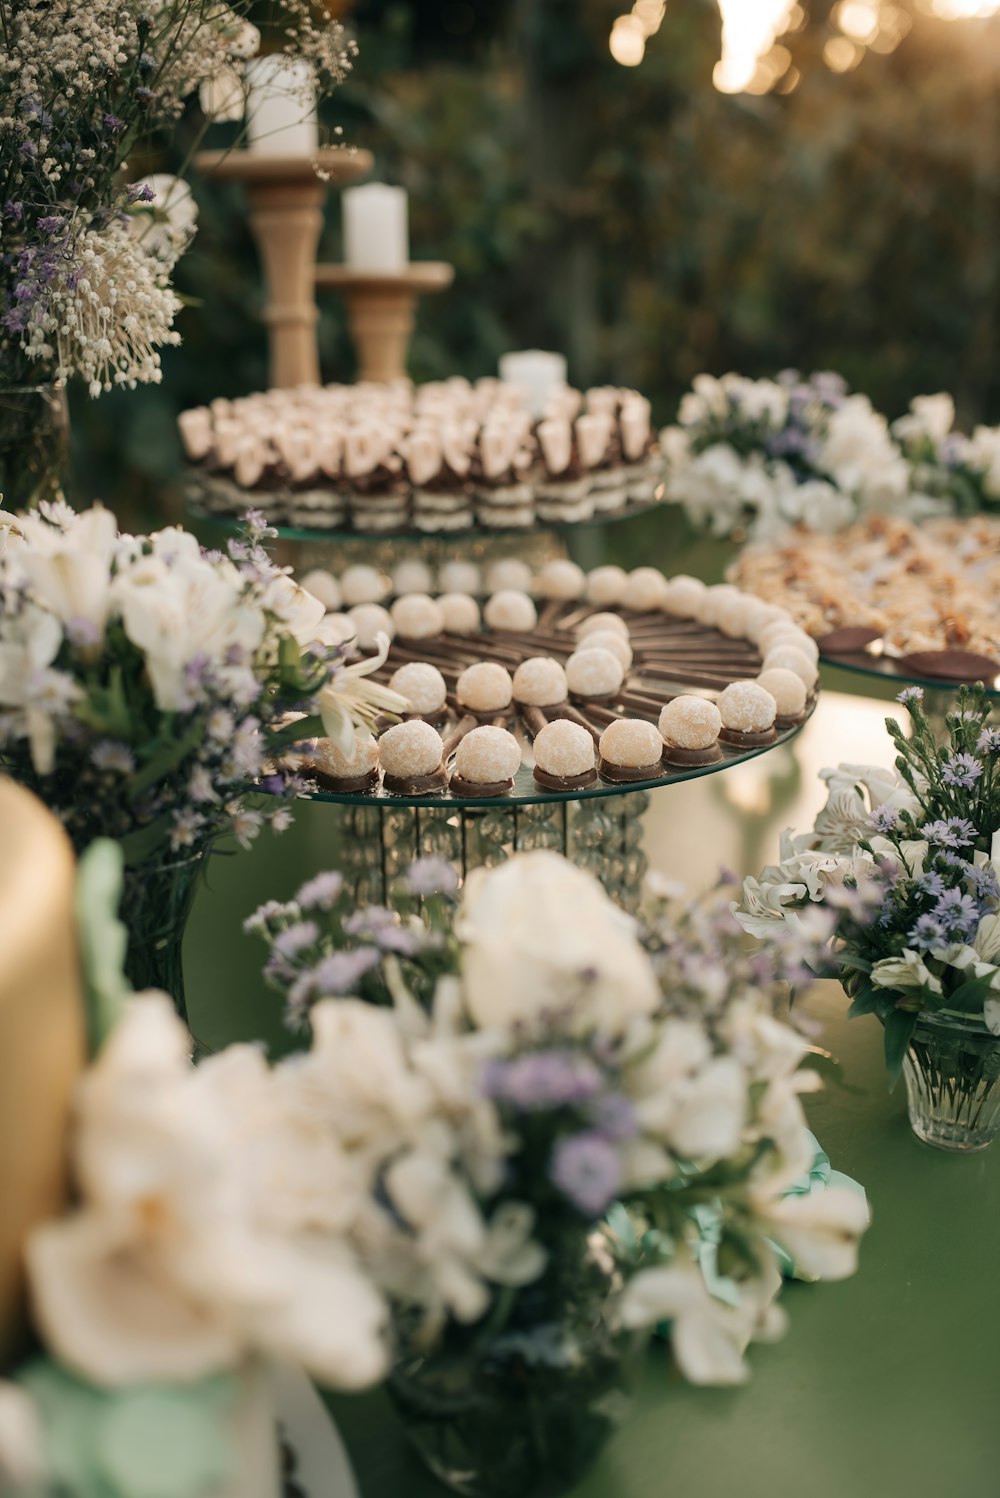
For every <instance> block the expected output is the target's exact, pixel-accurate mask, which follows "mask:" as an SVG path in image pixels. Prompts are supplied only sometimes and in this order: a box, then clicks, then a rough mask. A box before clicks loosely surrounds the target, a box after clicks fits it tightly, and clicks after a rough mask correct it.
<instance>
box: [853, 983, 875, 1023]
mask: <svg viewBox="0 0 1000 1498" xmlns="http://www.w3.org/2000/svg"><path fill="white" fill-rule="evenodd" d="M878 1004H879V992H878V989H877V988H876V987H875V985H874V983H864V984H862V986H861V987H860V988H859V989H858V991H857V993H856V994H855V996H854V1000H853V1002H852V1004H851V1007H850V1009H848V1011H847V1017H848V1019H857V1017H858V1015H859V1014H876V1013H877V1012H878Z"/></svg>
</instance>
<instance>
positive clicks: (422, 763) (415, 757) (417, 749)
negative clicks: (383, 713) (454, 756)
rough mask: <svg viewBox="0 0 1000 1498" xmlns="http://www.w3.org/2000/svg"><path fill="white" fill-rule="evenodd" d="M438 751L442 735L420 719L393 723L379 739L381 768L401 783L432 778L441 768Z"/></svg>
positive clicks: (439, 752) (440, 748) (440, 747)
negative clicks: (418, 777)
mask: <svg viewBox="0 0 1000 1498" xmlns="http://www.w3.org/2000/svg"><path fill="white" fill-rule="evenodd" d="M441 750H442V744H441V735H440V734H439V733H438V731H437V729H436V728H432V727H431V725H430V724H429V723H425V722H424V721H423V720H422V719H421V718H411V719H410V721H409V722H408V723H396V724H394V726H393V727H392V728H387V729H386V731H385V733H384V734H383V735H382V737H381V738H380V739H379V757H380V759H381V760H382V769H383V770H384V771H385V773H386V774H387V775H394V776H396V777H397V778H398V779H400V780H411V779H414V778H416V777H417V776H420V775H433V774H434V771H435V770H437V769H439V768H440V765H441Z"/></svg>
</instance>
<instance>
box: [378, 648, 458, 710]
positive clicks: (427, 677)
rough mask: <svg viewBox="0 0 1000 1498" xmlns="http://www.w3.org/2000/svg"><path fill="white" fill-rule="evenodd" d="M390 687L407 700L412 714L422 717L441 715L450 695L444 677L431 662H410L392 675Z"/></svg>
mask: <svg viewBox="0 0 1000 1498" xmlns="http://www.w3.org/2000/svg"><path fill="white" fill-rule="evenodd" d="M389 686H390V687H391V688H392V690H393V691H394V692H398V693H399V695H400V696H401V697H405V698H406V700H407V702H408V703H409V704H410V709H411V711H412V712H415V713H419V714H421V716H424V715H426V714H427V713H439V712H440V711H441V709H442V708H443V707H444V704H445V698H446V697H447V695H448V688H447V687H446V686H445V680H444V677H443V676H442V675H441V672H440V671H439V670H438V668H437V666H432V665H431V664H430V662H429V661H408V662H407V663H406V665H405V666H400V667H399V669H398V671H394V672H393V673H392V677H391V678H390V681H389Z"/></svg>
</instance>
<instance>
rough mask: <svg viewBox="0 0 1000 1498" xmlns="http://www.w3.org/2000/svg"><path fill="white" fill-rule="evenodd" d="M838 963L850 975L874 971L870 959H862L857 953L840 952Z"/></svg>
mask: <svg viewBox="0 0 1000 1498" xmlns="http://www.w3.org/2000/svg"><path fill="white" fill-rule="evenodd" d="M837 963H838V965H839V966H840V967H842V968H846V969H847V971H848V972H849V973H870V972H871V970H872V965H871V963H870V962H869V961H868V958H867V957H861V956H859V955H858V953H856V952H838V953H837Z"/></svg>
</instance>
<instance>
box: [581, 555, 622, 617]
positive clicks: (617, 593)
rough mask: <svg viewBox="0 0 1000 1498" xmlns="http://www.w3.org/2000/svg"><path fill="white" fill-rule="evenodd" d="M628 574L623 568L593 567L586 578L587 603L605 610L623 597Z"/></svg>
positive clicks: (619, 601)
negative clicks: (594, 604)
mask: <svg viewBox="0 0 1000 1498" xmlns="http://www.w3.org/2000/svg"><path fill="white" fill-rule="evenodd" d="M627 583H628V573H627V572H626V571H625V568H624V567H612V566H606V567H595V568H594V570H593V572H591V573H590V574H589V575H588V577H587V602H588V603H596V604H597V606H598V608H602V609H606V608H607V607H608V605H609V604H614V603H621V601H622V599H623V598H624V597H625V587H626V584H627Z"/></svg>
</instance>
